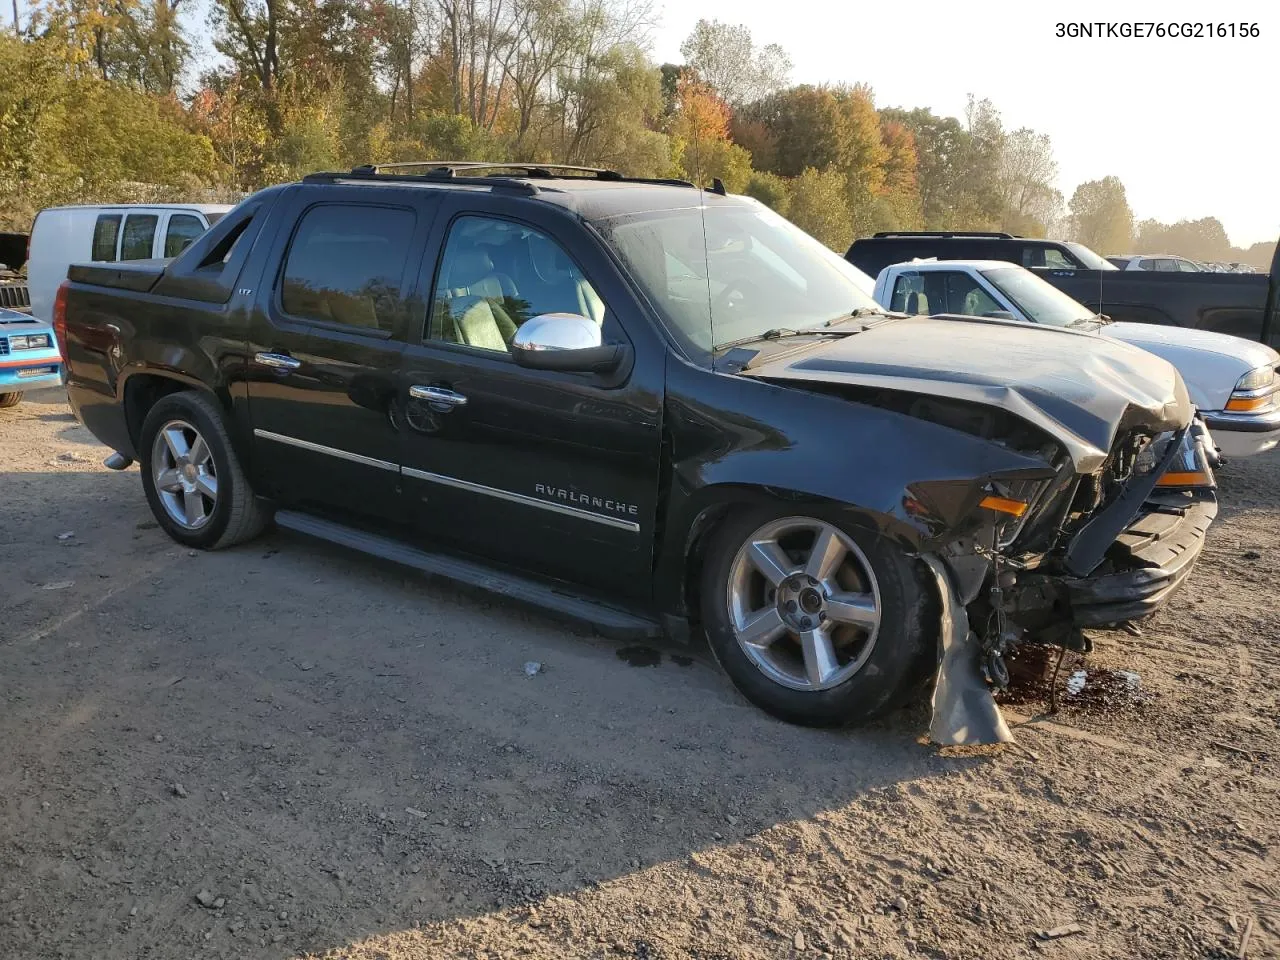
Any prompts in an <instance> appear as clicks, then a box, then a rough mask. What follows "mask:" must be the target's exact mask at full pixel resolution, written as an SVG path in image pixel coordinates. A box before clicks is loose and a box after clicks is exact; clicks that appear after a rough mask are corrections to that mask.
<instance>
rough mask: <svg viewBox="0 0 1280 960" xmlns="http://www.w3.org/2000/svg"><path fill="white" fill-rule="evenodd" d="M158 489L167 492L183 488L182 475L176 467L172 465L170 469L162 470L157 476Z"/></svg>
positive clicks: (174, 491)
mask: <svg viewBox="0 0 1280 960" xmlns="http://www.w3.org/2000/svg"><path fill="white" fill-rule="evenodd" d="M156 489H157V490H163V491H164V492H165V493H177V492H178V491H179V490H180V489H182V475H181V474H179V473H178V469H177V468H176V467H170V468H169V469H168V470H162V471H160V473H159V474H158V475H157V476H156Z"/></svg>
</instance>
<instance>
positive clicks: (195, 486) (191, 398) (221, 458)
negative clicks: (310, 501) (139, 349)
mask: <svg viewBox="0 0 1280 960" xmlns="http://www.w3.org/2000/svg"><path fill="white" fill-rule="evenodd" d="M138 452H139V454H140V460H139V467H140V469H141V472H142V487H143V490H144V491H145V492H146V495H147V501H148V502H149V503H150V504H151V512H152V513H153V514H154V515H155V518H156V520H157V522H159V524H160V526H161V527H162V528H164V531H165V532H166V533H167V534H169V536H170V537H172V538H173V539H174V540H176V541H178V543H181V544H182V545H184V546H188V547H197V548H199V549H201V550H217V549H221V548H222V547H229V546H233V545H234V544H237V543H243V542H244V541H246V540H251V539H253V538H254V537H256V536H257V535H258V534H259V533H261V532H262V529H263V528H264V527H265V526H266V523H267V519H268V514H267V511H266V509H265V508H264V507H263V505H262V504H261V503H260V502H259V501H258V499H257V498H256V497H255V496H254V493H253V490H252V488H251V487H250V486H249V481H248V478H247V477H246V476H245V473H244V470H243V469H242V468H241V466H240V461H239V458H238V457H237V456H236V452H235V448H234V447H232V445H231V438H230V436H229V434H228V433H227V428H226V423H225V421H224V420H223V416H222V411H221V409H219V407H218V405H217V404H216V403H215V402H214V401H213V400H212V399H211V398H210V397H208V396H206V395H204V394H202V393H197V392H195V391H183V392H181V393H171V394H169V395H168V396H165V397H162V398H161V399H160V400H159V401H158V402H157V403H156V405H155V406H154V407H152V408H151V410H150V411H149V412H148V413H147V416H146V419H145V420H144V421H143V423H142V431H141V435H140V437H139V442H138Z"/></svg>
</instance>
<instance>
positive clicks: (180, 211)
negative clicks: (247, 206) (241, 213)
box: [27, 203, 231, 322]
mask: <svg viewBox="0 0 1280 960" xmlns="http://www.w3.org/2000/svg"><path fill="white" fill-rule="evenodd" d="M230 209H231V205H230V204H226V203H154V204H127V203H126V204H121V205H119V206H82V207H49V208H48V209H47V210H41V211H40V212H39V213H37V214H36V221H35V223H33V224H32V225H31V245H30V247H29V248H28V250H27V288H28V290H29V291H30V293H31V315H32V316H34V317H38V318H39V319H41V320H45V321H48V322H52V320H53V297H54V294H56V293H57V292H58V284H60V283H62V281H63V280H65V279H67V267H69V266H70V265H71V264H73V263H85V262H87V261H90V260H99V261H102V260H106V261H111V260H151V259H153V258H156V257H175V256H177V255H178V254H179V253H181V252H182V250H183V249H184V248H185V247H186V246H187V244H189V243H191V241H193V240H195V238H196V237H198V236H200V234H202V233H204V232H205V231H206V230H207V229H209V227H210V226H211V225H212V224H213V223H214V222H215V221H217V219H218V218H219V217H221V216H222V215H223V214H224V213H226V212H227V211H228V210H230Z"/></svg>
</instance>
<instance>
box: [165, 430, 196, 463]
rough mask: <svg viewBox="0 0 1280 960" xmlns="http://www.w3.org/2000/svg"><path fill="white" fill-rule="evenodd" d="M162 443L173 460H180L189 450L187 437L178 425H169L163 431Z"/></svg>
mask: <svg viewBox="0 0 1280 960" xmlns="http://www.w3.org/2000/svg"><path fill="white" fill-rule="evenodd" d="M164 444H165V446H166V447H168V448H169V454H170V455H171V456H172V457H173V459H174V460H175V461H178V460H181V459H182V458H183V457H185V456H187V455H188V454H189V453H190V452H191V448H190V447H189V446H188V445H187V438H186V436H184V435H183V433H182V430H181V429H180V428H179V427H170V428H169V429H167V430H166V431H165V432H164Z"/></svg>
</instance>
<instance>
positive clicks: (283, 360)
mask: <svg viewBox="0 0 1280 960" xmlns="http://www.w3.org/2000/svg"><path fill="white" fill-rule="evenodd" d="M253 359H254V360H255V361H256V362H257V363H260V364H262V365H263V366H264V367H271V368H272V369H273V370H297V369H298V368H299V367H300V366H302V361H301V360H295V359H293V357H290V356H287V355H285V354H283V353H258V354H254V357H253Z"/></svg>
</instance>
